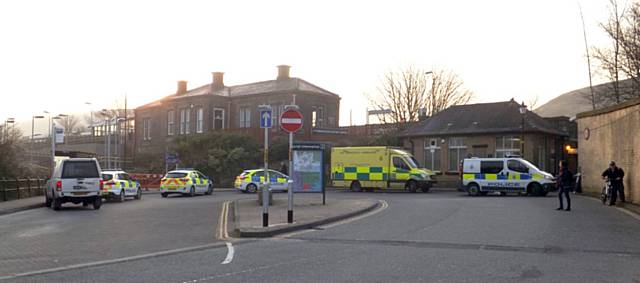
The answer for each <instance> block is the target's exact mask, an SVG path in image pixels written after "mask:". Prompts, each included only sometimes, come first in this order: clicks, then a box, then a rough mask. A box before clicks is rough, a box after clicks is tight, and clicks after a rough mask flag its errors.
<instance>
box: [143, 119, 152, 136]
mask: <svg viewBox="0 0 640 283" xmlns="http://www.w3.org/2000/svg"><path fill="white" fill-rule="evenodd" d="M142 139H143V140H145V141H148V140H151V119H149V118H145V119H143V120H142Z"/></svg>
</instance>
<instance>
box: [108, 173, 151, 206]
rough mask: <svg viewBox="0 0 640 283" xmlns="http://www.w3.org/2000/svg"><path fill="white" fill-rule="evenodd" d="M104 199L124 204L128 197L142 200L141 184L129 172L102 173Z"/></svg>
mask: <svg viewBox="0 0 640 283" xmlns="http://www.w3.org/2000/svg"><path fill="white" fill-rule="evenodd" d="M102 181H103V183H104V184H103V186H102V197H103V198H104V199H107V200H116V201H118V202H124V201H125V199H126V198H127V197H133V198H134V199H141V198H142V191H141V190H140V183H138V182H137V181H135V180H133V179H132V178H131V176H129V174H127V172H125V171H122V170H116V169H107V170H104V171H102Z"/></svg>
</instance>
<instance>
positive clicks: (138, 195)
mask: <svg viewBox="0 0 640 283" xmlns="http://www.w3.org/2000/svg"><path fill="white" fill-rule="evenodd" d="M141 198H142V191H141V190H140V187H138V193H136V196H135V199H137V200H139V199H141Z"/></svg>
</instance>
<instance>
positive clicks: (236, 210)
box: [231, 194, 381, 238]
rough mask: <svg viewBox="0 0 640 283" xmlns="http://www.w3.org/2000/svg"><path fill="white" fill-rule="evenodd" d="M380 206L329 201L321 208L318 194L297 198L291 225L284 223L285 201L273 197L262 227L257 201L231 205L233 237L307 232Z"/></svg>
mask: <svg viewBox="0 0 640 283" xmlns="http://www.w3.org/2000/svg"><path fill="white" fill-rule="evenodd" d="M379 206H381V203H380V202H379V201H377V200H375V199H330V200H329V201H327V202H326V203H325V204H324V205H323V204H322V197H321V195H319V194H297V195H296V196H295V198H294V207H293V216H294V222H293V223H291V224H289V223H288V222H287V213H288V199H287V195H286V194H276V195H274V199H273V202H272V205H270V206H269V226H268V227H263V226H262V225H263V223H262V215H263V212H262V204H258V201H257V197H255V196H254V198H253V199H242V200H236V201H234V202H233V223H232V224H231V225H232V226H233V229H232V230H233V234H232V235H233V236H236V237H254V238H263V237H272V236H275V235H278V234H284V233H288V232H293V231H298V230H304V229H311V228H314V227H317V226H321V225H325V224H328V223H332V222H337V221H340V220H344V219H347V218H350V217H354V216H357V215H359V214H363V213H366V212H369V211H371V210H373V209H375V208H377V207H379Z"/></svg>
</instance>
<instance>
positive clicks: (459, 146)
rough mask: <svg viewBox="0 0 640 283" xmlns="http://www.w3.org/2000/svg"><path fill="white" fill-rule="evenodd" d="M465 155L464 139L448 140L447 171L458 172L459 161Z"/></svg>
mask: <svg viewBox="0 0 640 283" xmlns="http://www.w3.org/2000/svg"><path fill="white" fill-rule="evenodd" d="M466 155H467V146H466V145H465V144H464V138H449V171H458V166H459V164H460V161H461V160H462V159H464V158H465V156H466Z"/></svg>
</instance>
